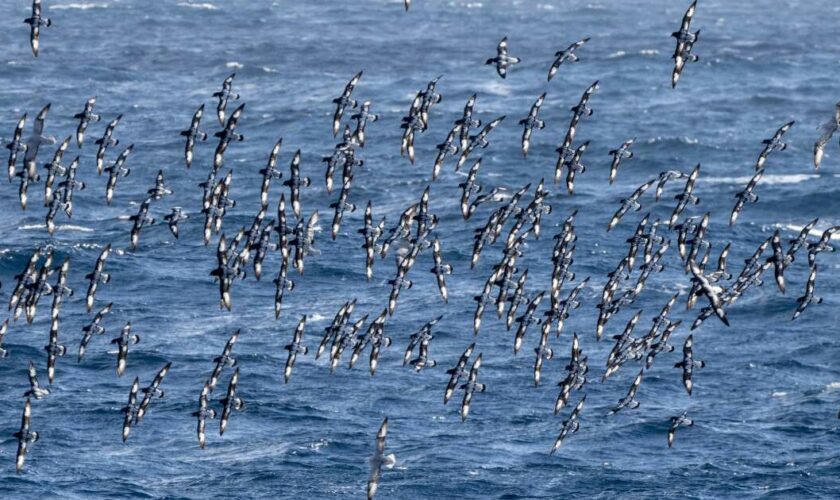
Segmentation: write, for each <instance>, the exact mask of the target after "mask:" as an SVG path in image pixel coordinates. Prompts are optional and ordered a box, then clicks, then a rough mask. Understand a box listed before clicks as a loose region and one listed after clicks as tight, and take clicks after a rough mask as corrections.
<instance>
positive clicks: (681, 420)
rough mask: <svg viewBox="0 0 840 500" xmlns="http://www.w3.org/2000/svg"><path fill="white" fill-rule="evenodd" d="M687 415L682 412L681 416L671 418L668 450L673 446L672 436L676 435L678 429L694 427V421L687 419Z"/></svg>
mask: <svg viewBox="0 0 840 500" xmlns="http://www.w3.org/2000/svg"><path fill="white" fill-rule="evenodd" d="M687 414H688V412H685V411H684V412H683V414H682V415H679V416H676V417H671V427H669V428H668V448H670V447H672V446H673V445H674V434H676V432H677V429H678V428H680V427H692V426H693V425H694V420H691V419H690V418H688V417H687V416H686V415H687Z"/></svg>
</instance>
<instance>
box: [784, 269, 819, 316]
mask: <svg viewBox="0 0 840 500" xmlns="http://www.w3.org/2000/svg"><path fill="white" fill-rule="evenodd" d="M816 283H817V264H816V263H814V264H813V265H811V270H810V272H809V273H808V282H807V283H806V284H805V295H803V296H802V297H799V298H798V299H796V302H797V303H798V304H799V305H798V306H796V311H795V312H794V313H793V318H791V319H796V318H798V317H799V316H800V315H801V314H802V313H803V312H805V309H806V308H807V307H808V306H809V305H811V304H822V301H823V299H822V297H817V296H816V295H814V289H815V287H816Z"/></svg>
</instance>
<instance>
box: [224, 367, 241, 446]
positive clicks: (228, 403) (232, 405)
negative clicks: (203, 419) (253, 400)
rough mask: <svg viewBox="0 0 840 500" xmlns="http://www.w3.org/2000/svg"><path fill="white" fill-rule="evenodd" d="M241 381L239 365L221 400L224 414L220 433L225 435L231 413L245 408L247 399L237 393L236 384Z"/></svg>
mask: <svg viewBox="0 0 840 500" xmlns="http://www.w3.org/2000/svg"><path fill="white" fill-rule="evenodd" d="M238 383H239V367H237V368H236V370H234V371H233V375H231V376H230V382H229V383H228V388H227V393H226V394H225V397H223V398H222V399H221V401H219V402H220V403H221V404H222V416H221V417H220V418H219V435H220V436H221V435H224V433H225V429H227V426H228V421H229V420H230V414H231V412H232V411H233V410H236V411H241V410H242V409H243V408H245V401H244V400H243V399H242V398H240V397H239V396H237V395H236V385H237V384H238Z"/></svg>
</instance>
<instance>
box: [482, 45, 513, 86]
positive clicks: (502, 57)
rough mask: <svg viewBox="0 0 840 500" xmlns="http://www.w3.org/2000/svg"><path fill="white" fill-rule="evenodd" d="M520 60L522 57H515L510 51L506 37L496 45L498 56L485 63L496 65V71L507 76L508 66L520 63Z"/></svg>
mask: <svg viewBox="0 0 840 500" xmlns="http://www.w3.org/2000/svg"><path fill="white" fill-rule="evenodd" d="M519 62H520V59H519V58H518V57H513V56H511V55H510V54H509V53H508V39H507V37H504V38H502V41H501V42H499V45H498V46H497V47H496V57H492V58H490V59H488V60H487V62H485V64H489V65H493V66H495V67H496V73H498V74H499V76H501V77H502V78H506V77H507V72H508V67H510V66H512V65H514V64H518V63H519Z"/></svg>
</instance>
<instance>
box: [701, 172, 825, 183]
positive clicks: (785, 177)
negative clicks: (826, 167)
mask: <svg viewBox="0 0 840 500" xmlns="http://www.w3.org/2000/svg"><path fill="white" fill-rule="evenodd" d="M817 177H818V176H817V175H814V174H775V175H765V176H764V177H762V178H761V180H760V181H759V185H761V184H770V185H784V184H799V183H802V182H805V181H808V180H811V179H816V178H817ZM750 179H752V175H745V176H743V177H706V178H703V177H702V176H701V182H703V183H711V184H744V185H746V184H747V183H748V182H749V181H750Z"/></svg>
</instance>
